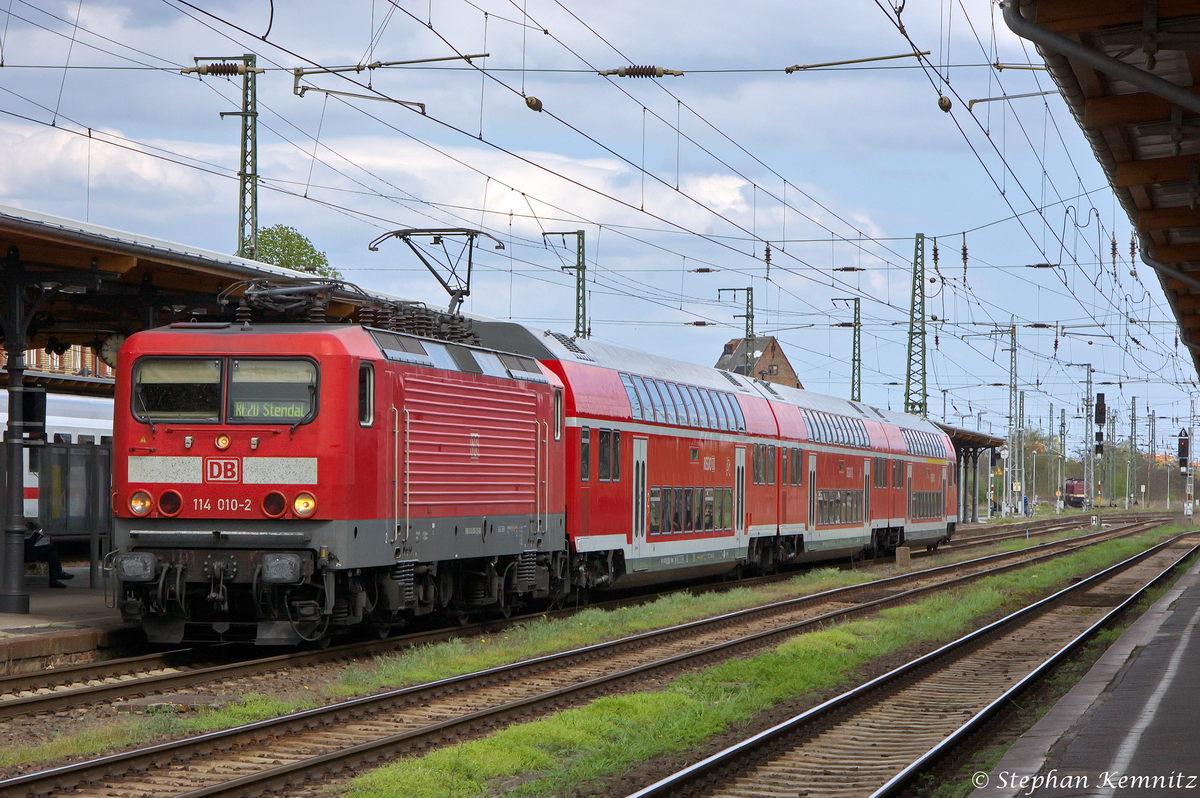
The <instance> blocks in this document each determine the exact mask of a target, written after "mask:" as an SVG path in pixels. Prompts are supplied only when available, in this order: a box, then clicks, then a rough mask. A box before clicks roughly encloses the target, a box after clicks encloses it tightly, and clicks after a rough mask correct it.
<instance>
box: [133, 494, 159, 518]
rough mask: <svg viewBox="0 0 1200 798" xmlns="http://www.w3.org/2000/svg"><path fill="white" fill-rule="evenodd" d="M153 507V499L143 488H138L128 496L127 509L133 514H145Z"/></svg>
mask: <svg viewBox="0 0 1200 798" xmlns="http://www.w3.org/2000/svg"><path fill="white" fill-rule="evenodd" d="M153 507H154V501H153V500H152V499H151V498H150V494H149V493H147V492H146V491H144V490H139V491H137V492H136V493H134V494H133V495H132V496H130V497H129V509H130V510H131V511H132V512H133V514H134V515H146V514H147V513H149V512H150V510H151V509H153Z"/></svg>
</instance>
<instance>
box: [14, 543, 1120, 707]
mask: <svg viewBox="0 0 1200 798" xmlns="http://www.w3.org/2000/svg"><path fill="white" fill-rule="evenodd" d="M1043 534H1049V533H1048V532H1047V533H1043ZM1109 534H1111V531H1110V530H1102V531H1100V532H1094V533H1091V534H1089V535H1084V536H1081V537H1080V538H1078V540H1079V541H1087V540H1093V539H1097V538H1101V537H1104V536H1107V535H1109ZM989 542H990V541H989ZM1068 543H1069V541H1064V542H1063V545H1067V544H1068ZM1034 550H1035V549H1026V550H1023V551H1034ZM1020 556H1021V554H1020V553H1019V552H1012V553H1007V554H1001V555H996V556H995V557H993V558H982V559H981V560H980V565H984V564H986V563H989V562H998V561H1000V560H1001V559H1004V558H1017V557H1020ZM951 567H952V568H963V567H966V566H965V565H959V566H951ZM924 573H930V574H936V573H939V570H938V569H927V570H925V571H920V572H914V573H911V574H906V575H902V576H900V577H898V578H896V579H895V580H881V581H877V582H875V583H874V584H888V583H892V582H893V581H894V583H895V584H903V583H907V582H911V581H913V580H916V579H919V578H921V574H924ZM786 578H789V576H788V575H776V576H771V577H763V578H760V579H749V580H743V582H742V583H741V584H743V585H745V586H748V587H752V586H753V585H755V584H758V583H770V582H774V581H778V580H780V579H786ZM722 589H727V586H725V585H706V586H699V587H693V588H688V590H690V591H691V592H704V591H708V590H722ZM859 589H861V588H859ZM652 598H653V597H646V596H641V597H638V598H630V599H622V600H615V601H610V602H605V603H600V604H593V605H590V606H591V607H595V608H600V609H606V608H616V607H620V606H626V605H629V604H633V603H640V602H644V601H647V600H651V599H652ZM574 611H575V610H573V609H564V610H557V611H553V612H549V613H541V614H539V615H537V616H533V617H542V616H545V617H565V616H567V615H570V614H571V613H573V612H574ZM528 617H529V616H527V617H524V618H512V619H507V620H498V621H491V622H485V623H479V624H472V625H469V626H466V627H457V628H453V629H437V630H431V631H427V632H418V633H412V634H408V635H404V636H401V637H395V638H391V639H388V640H380V641H376V640H372V641H358V642H353V643H347V644H344V645H340V646H336V647H331V648H328V649H324V650H318V651H299V652H289V653H286V654H280V655H276V656H271V657H253V658H247V657H245V656H244V653H245V650H246V649H245V648H244V647H231V648H229V649H227V650H226V651H227V656H226V657H225V658H224V659H222V657H221V655H222V653H225V651H223V650H221V649H217V650H214V649H207V650H193V649H185V650H179V651H170V652H163V653H159V654H147V655H143V656H139V657H129V658H126V659H121V660H110V661H108V662H101V663H88V664H82V665H73V666H67V667H62V668H53V669H47V670H43V671H38V672H36V673H29V674H14V675H10V676H4V677H0V720H2V719H4V718H11V717H15V716H18V715H26V714H32V713H40V712H57V711H60V710H63V709H68V708H73V707H78V706H80V705H83V704H95V703H100V702H106V701H116V700H122V699H129V698H142V697H145V696H151V695H169V694H171V693H178V692H180V691H184V690H187V689H189V688H194V687H196V686H199V685H204V684H211V683H214V682H219V681H223V680H227V679H236V678H242V677H246V676H254V675H259V674H264V673H270V672H273V671H277V670H282V669H293V668H304V667H308V666H313V665H321V664H328V663H336V662H352V661H360V660H366V659H370V658H372V657H375V656H378V655H380V654H384V653H393V652H396V651H401V650H403V649H405V648H410V647H414V646H421V645H428V644H431V643H437V642H442V641H445V640H449V639H452V638H454V637H459V636H463V635H478V634H486V633H489V632H495V631H500V630H503V629H504V628H506V627H508V626H511V625H513V624H515V623H519V622H521V621H524V620H528Z"/></svg>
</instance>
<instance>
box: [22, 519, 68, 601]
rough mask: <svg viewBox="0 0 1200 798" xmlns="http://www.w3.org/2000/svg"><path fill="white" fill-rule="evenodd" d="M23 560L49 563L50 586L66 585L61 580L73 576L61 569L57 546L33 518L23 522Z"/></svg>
mask: <svg viewBox="0 0 1200 798" xmlns="http://www.w3.org/2000/svg"><path fill="white" fill-rule="evenodd" d="M25 562H44V563H49V564H50V587H66V585H64V584H63V583H62V581H61V580H63V579H74V578H75V574H69V573H67V572H66V571H64V570H63V567H62V561H61V560H59V558H58V548H57V547H56V546H55V545H54V543H53V542H51V540H50V538H49V537H47V535H46V533H45V532H43V531H42V525H41V524H39V523H38V522H37V521H33V520H28V521H26V522H25Z"/></svg>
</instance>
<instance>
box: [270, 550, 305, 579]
mask: <svg viewBox="0 0 1200 798" xmlns="http://www.w3.org/2000/svg"><path fill="white" fill-rule="evenodd" d="M262 580H263V581H264V582H275V583H284V584H294V583H296V582H299V581H300V555H299V554H291V553H287V552H267V553H266V554H264V555H263V557H262Z"/></svg>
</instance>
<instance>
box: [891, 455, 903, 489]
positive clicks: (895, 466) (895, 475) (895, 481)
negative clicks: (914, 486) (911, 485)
mask: <svg viewBox="0 0 1200 798" xmlns="http://www.w3.org/2000/svg"><path fill="white" fill-rule="evenodd" d="M892 487H893V488H903V487H904V461H903V460H893V461H892Z"/></svg>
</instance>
